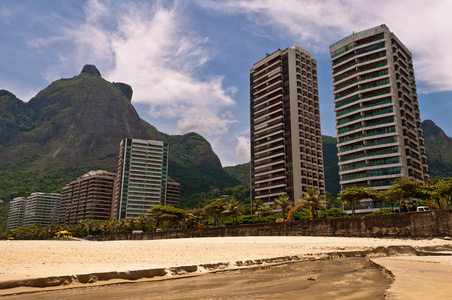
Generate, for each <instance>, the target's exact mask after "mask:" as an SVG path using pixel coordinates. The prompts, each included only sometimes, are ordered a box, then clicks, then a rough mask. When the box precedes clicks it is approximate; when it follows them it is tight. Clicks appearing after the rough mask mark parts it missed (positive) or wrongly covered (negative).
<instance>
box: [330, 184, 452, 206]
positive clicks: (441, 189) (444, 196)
mask: <svg viewBox="0 0 452 300" xmlns="http://www.w3.org/2000/svg"><path fill="white" fill-rule="evenodd" d="M364 199H373V200H377V201H382V202H385V203H386V204H390V205H391V206H392V205H394V204H397V205H398V206H399V207H402V206H406V205H408V206H411V207H413V206H417V205H428V206H434V207H436V208H437V209H449V208H451V204H452V201H451V200H452V178H445V179H441V180H439V179H436V180H431V181H429V182H427V184H425V185H422V183H421V182H420V181H417V180H409V179H406V178H405V177H399V178H397V179H396V180H395V181H394V182H393V183H392V186H391V187H390V188H389V189H388V190H382V191H376V190H373V189H368V188H364V187H355V186H351V187H348V188H346V189H345V190H343V191H341V193H340V194H339V198H338V200H339V202H341V203H343V204H345V205H348V206H350V207H351V208H352V215H354V212H355V207H356V206H358V205H360V204H361V203H360V201H361V200H364ZM435 202H436V204H434V203H435ZM410 204H411V205H410ZM407 209H408V207H407ZM389 210H390V211H391V212H392V209H389ZM389 210H388V209H380V211H378V212H373V213H386V212H388V211H389Z"/></svg>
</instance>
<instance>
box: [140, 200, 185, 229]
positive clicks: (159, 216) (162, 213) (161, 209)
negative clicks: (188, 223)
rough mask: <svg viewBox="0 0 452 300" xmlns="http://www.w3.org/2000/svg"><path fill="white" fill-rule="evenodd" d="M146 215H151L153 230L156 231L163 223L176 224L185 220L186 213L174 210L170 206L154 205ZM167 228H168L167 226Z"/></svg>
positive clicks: (182, 210) (174, 208) (181, 210)
mask: <svg viewBox="0 0 452 300" xmlns="http://www.w3.org/2000/svg"><path fill="white" fill-rule="evenodd" d="M148 213H150V214H151V215H153V217H154V219H155V228H154V230H157V228H158V227H159V226H160V223H163V222H168V223H171V222H177V221H182V220H185V219H186V218H187V215H188V213H187V211H186V210H184V209H181V208H176V207H174V206H171V205H166V206H163V205H155V206H153V207H152V208H151V209H150V210H148ZM167 227H168V226H167Z"/></svg>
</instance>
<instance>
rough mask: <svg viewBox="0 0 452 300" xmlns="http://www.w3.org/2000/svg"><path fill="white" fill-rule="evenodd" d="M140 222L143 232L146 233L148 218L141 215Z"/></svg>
mask: <svg viewBox="0 0 452 300" xmlns="http://www.w3.org/2000/svg"><path fill="white" fill-rule="evenodd" d="M138 222H139V223H140V226H141V231H143V232H144V231H145V229H146V223H147V222H148V217H147V216H146V215H145V214H141V215H140V216H139V218H138Z"/></svg>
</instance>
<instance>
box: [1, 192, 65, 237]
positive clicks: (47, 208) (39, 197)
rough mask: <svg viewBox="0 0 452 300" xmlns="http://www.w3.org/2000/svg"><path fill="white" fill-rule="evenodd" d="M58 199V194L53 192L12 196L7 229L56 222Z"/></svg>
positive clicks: (47, 224) (46, 224)
mask: <svg viewBox="0 0 452 300" xmlns="http://www.w3.org/2000/svg"><path fill="white" fill-rule="evenodd" d="M60 199H61V196H60V194H55V193H32V194H31V195H30V196H28V197H18V198H14V199H13V200H12V201H11V202H10V207H9V216H8V224H7V227H8V229H14V228H17V227H28V226H31V225H33V224H35V223H38V224H41V225H42V226H44V227H45V226H49V225H51V224H52V223H57V222H58V210H59V206H60Z"/></svg>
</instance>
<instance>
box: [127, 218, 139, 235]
mask: <svg viewBox="0 0 452 300" xmlns="http://www.w3.org/2000/svg"><path fill="white" fill-rule="evenodd" d="M126 223H127V226H128V227H129V230H130V232H132V231H133V229H135V226H136V225H137V220H136V219H135V218H134V217H132V218H130V219H127V222H126Z"/></svg>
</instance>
